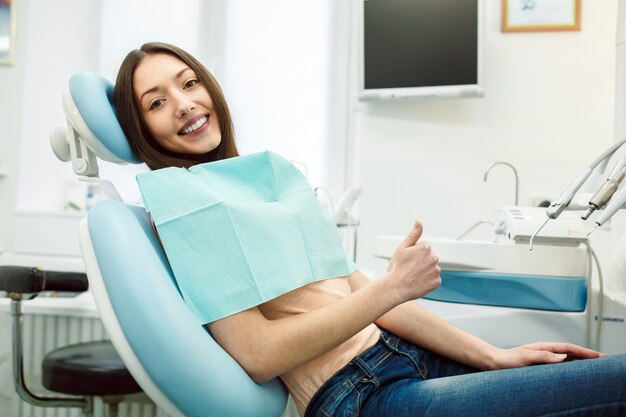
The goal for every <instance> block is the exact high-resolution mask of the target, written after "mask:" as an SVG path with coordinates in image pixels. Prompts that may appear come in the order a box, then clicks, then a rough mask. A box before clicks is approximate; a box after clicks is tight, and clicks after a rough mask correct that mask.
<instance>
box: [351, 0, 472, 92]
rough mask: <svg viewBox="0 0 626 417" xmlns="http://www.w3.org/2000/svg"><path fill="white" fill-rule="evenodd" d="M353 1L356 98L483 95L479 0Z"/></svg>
mask: <svg viewBox="0 0 626 417" xmlns="http://www.w3.org/2000/svg"><path fill="white" fill-rule="evenodd" d="M358 3H359V5H360V6H361V8H360V10H359V11H360V19H359V20H360V22H361V27H360V29H359V38H360V39H359V40H360V42H359V44H360V48H359V49H360V54H359V55H360V58H359V61H360V65H359V68H360V71H359V73H360V86H359V99H360V100H379V99H394V98H410V97H480V96H482V95H483V93H484V69H483V57H482V55H483V52H484V46H483V42H484V33H483V8H484V5H483V0H360V1H359V2H358Z"/></svg>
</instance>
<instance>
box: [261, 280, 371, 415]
mask: <svg viewBox="0 0 626 417" xmlns="http://www.w3.org/2000/svg"><path fill="white" fill-rule="evenodd" d="M351 293H352V290H351V288H350V284H349V282H348V279H347V277H340V278H331V279H327V280H323V281H317V282H314V283H311V284H308V285H306V286H304V287H301V288H298V289H296V290H293V291H291V292H289V293H287V294H284V295H282V296H280V297H278V298H275V299H273V300H271V301H268V302H266V303H264V304H262V305H260V306H259V309H260V311H261V313H263V315H264V316H265V317H266V318H267V319H269V320H276V319H280V318H284V317H288V316H292V315H296V314H302V313H306V312H309V311H313V310H316V309H318V308H320V307H323V306H325V305H328V304H332V303H333V302H337V301H339V300H341V299H342V298H345V297H347V296H348V295H350V294H351ZM379 336H380V330H379V329H378V327H376V325H374V324H370V325H369V326H367V327H366V328H365V329H363V330H362V331H360V332H359V333H357V334H356V335H354V336H353V337H352V338H350V339H348V340H347V341H345V342H344V343H342V344H341V345H339V346H337V347H336V348H335V349H333V350H331V351H329V352H327V353H325V354H323V355H322V356H320V357H318V358H316V359H314V360H312V361H310V362H307V363H305V364H302V365H300V366H298V367H296V368H294V369H292V370H290V371H289V372H286V373H285V374H283V375H281V376H280V378H281V380H282V381H283V383H284V384H285V385H286V386H287V389H288V390H289V392H290V394H291V396H292V397H293V399H294V401H295V403H296V407H297V408H298V412H299V413H300V415H303V414H304V410H305V408H306V406H307V404H308V403H309V401H310V400H311V398H312V397H313V395H314V394H315V392H317V390H318V389H319V388H320V387H321V386H322V385H323V384H324V382H326V381H327V380H328V379H329V378H330V377H331V376H333V375H334V374H335V373H336V372H337V371H339V370H340V369H341V368H343V367H344V366H345V365H347V364H348V362H350V361H351V360H352V359H353V358H354V357H355V356H357V355H359V354H360V353H362V352H363V351H365V350H366V349H367V348H369V347H371V346H373V345H374V344H375V343H376V342H377V341H378V338H379Z"/></svg>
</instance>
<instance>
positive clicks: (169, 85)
mask: <svg viewBox="0 0 626 417" xmlns="http://www.w3.org/2000/svg"><path fill="white" fill-rule="evenodd" d="M115 105H116V109H117V117H118V119H119V121H120V124H121V126H122V127H123V129H124V133H125V134H126V136H127V138H128V140H129V142H130V144H131V146H132V147H133V150H134V151H135V152H136V153H137V154H138V155H139V157H140V158H141V160H143V161H144V162H145V163H146V164H147V165H148V166H149V167H150V168H151V169H159V168H164V167H169V166H178V167H185V168H188V167H190V166H192V165H195V164H198V163H202V162H212V161H216V160H220V159H225V158H231V157H234V156H238V155H239V153H238V151H237V147H236V145H235V135H234V129H233V123H232V119H231V116H230V110H229V109H228V104H227V103H226V99H225V98H224V94H223V93H222V90H221V88H220V86H219V84H218V83H217V81H216V80H215V78H213V76H212V75H211V74H210V73H209V72H208V71H207V69H206V68H205V67H204V66H203V65H202V64H201V63H200V62H198V60H197V59H196V58H194V57H193V56H191V55H189V54H188V53H187V52H185V51H183V50H182V49H180V48H177V47H175V46H173V45H168V44H164V43H158V42H152V43H147V44H145V45H143V46H142V47H141V48H139V49H135V50H133V51H131V52H130V53H129V54H128V55H127V56H126V58H125V59H124V61H123V62H122V65H121V67H120V70H119V72H118V75H117V80H116V88H115ZM204 118H206V119H207V120H206V121H204ZM148 126H149V127H148Z"/></svg>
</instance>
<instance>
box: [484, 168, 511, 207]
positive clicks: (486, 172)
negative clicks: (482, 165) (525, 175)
mask: <svg viewBox="0 0 626 417" xmlns="http://www.w3.org/2000/svg"><path fill="white" fill-rule="evenodd" d="M496 165H507V166H509V167H511V169H512V170H513V174H515V205H516V206H517V205H518V204H517V203H518V201H519V176H518V175H517V170H516V169H515V167H514V166H513V165H511V164H510V163H508V162H505V161H496V162H492V163H491V164H489V166H488V167H487V171H485V176H484V177H483V181H485V182H487V175H489V171H491V168H493V167H495V166H496Z"/></svg>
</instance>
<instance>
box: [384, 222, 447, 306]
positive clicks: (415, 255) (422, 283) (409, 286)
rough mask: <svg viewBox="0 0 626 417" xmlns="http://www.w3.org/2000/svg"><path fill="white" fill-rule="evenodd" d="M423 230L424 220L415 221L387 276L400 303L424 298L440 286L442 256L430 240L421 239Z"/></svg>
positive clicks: (390, 265)
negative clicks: (436, 251)
mask: <svg viewBox="0 0 626 417" xmlns="http://www.w3.org/2000/svg"><path fill="white" fill-rule="evenodd" d="M423 231H424V227H423V226H422V223H420V222H419V221H416V222H415V224H414V225H413V228H412V229H411V231H410V232H409V233H408V235H407V236H406V238H405V239H404V241H403V242H402V243H401V244H400V246H398V248H397V249H396V251H395V253H394V255H393V258H392V259H391V263H390V264H389V270H388V271H387V272H388V273H387V275H386V276H385V279H387V280H388V282H389V284H390V286H391V288H392V289H393V290H394V291H398V296H399V297H400V299H401V302H405V301H409V300H415V299H417V298H420V297H423V296H424V295H426V294H428V293H429V292H431V291H433V290H435V289H437V288H438V287H439V285H441V277H440V275H439V274H440V273H441V268H439V265H438V264H437V263H438V262H439V257H438V256H437V254H435V253H434V252H433V251H432V248H431V246H430V243H428V242H426V241H423V240H421V241H420V238H421V237H422V232H423Z"/></svg>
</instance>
